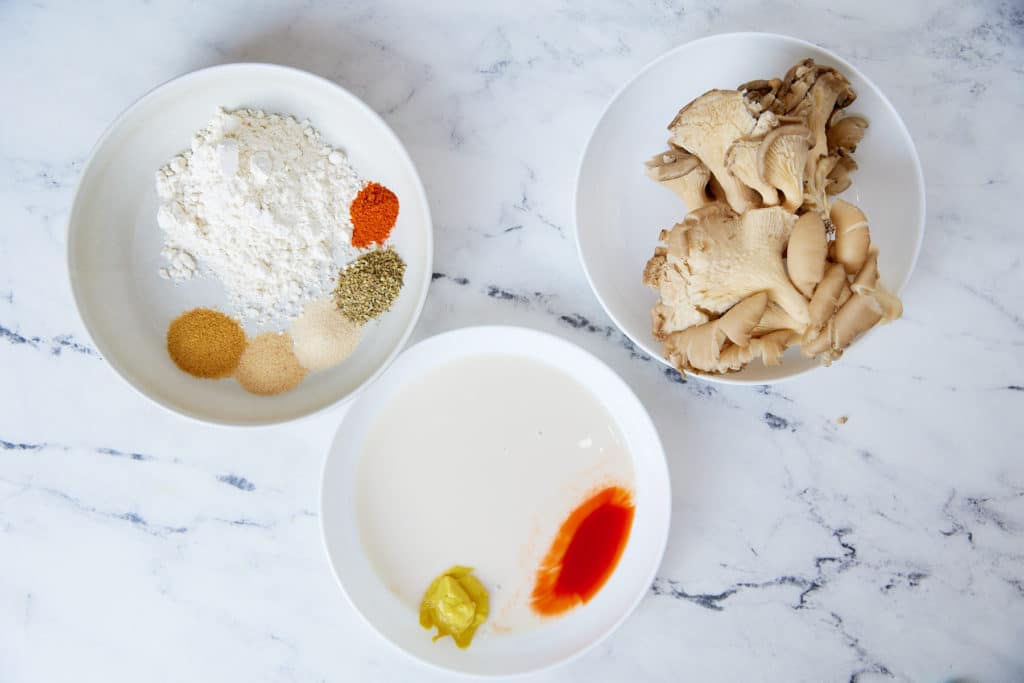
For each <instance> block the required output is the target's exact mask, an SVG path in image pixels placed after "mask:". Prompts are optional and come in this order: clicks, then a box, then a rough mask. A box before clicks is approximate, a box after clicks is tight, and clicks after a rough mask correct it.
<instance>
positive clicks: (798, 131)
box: [757, 125, 811, 212]
mask: <svg viewBox="0 0 1024 683" xmlns="http://www.w3.org/2000/svg"><path fill="white" fill-rule="evenodd" d="M810 133H811V132H810V130H808V129H807V128H806V127H805V126H802V125H787V126H780V127H778V128H776V129H774V130H772V131H771V132H770V133H768V134H767V135H765V137H764V139H763V140H761V143H760V145H759V147H758V150H757V165H758V171H759V174H760V176H761V177H762V178H764V179H765V181H767V182H768V183H770V184H771V185H772V186H773V187H776V188H778V189H779V191H780V192H782V196H783V198H784V201H783V204H782V206H783V208H784V209H786V210H787V211H790V212H795V211H796V210H797V209H798V208H799V207H800V205H801V204H802V203H803V201H804V168H805V166H806V163H807V151H808V141H809V139H810Z"/></svg>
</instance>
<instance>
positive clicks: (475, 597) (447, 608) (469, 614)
mask: <svg viewBox="0 0 1024 683" xmlns="http://www.w3.org/2000/svg"><path fill="white" fill-rule="evenodd" d="M472 572H473V568H472V567H463V566H460V565H456V566H454V567H452V568H451V569H449V570H448V571H446V572H444V573H443V574H441V575H440V576H439V577H437V578H436V579H434V580H433V581H432V582H431V583H430V587H429V588H427V592H426V593H424V594H423V602H421V603H420V626H422V627H423V628H425V629H431V628H434V627H437V635H435V636H434V640H437V639H439V638H443V637H445V636H451V637H452V639H453V640H454V641H455V644H456V645H458V646H459V647H460V648H467V647H469V644H470V643H471V642H473V635H474V634H475V633H476V630H477V628H478V627H479V626H480V625H481V624H482V623H484V622H485V621H487V614H488V612H489V611H490V598H489V596H488V594H487V589H486V588H484V585H483V584H482V583H480V580H479V579H478V578H476V577H475V576H473V575H472Z"/></svg>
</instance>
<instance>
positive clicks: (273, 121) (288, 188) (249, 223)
mask: <svg viewBox="0 0 1024 683" xmlns="http://www.w3.org/2000/svg"><path fill="white" fill-rule="evenodd" d="M361 186H362V181H361V180H360V179H359V177H358V176H357V175H356V172H355V171H354V170H353V169H352V167H351V166H349V165H348V162H347V160H346V158H345V155H344V154H343V153H342V152H340V151H338V150H335V149H332V148H331V147H329V146H327V145H325V144H324V143H323V142H322V141H321V139H320V134H319V133H318V132H317V131H316V130H315V129H313V128H312V127H311V126H310V124H309V122H308V121H302V122H299V121H297V120H295V119H294V118H292V117H291V116H281V115H278V114H265V113H264V112H262V111H252V110H246V109H240V110H237V111H233V112H228V111H224V110H223V109H222V110H220V111H219V112H218V113H217V115H216V116H215V117H214V118H213V120H212V121H210V123H209V125H207V127H206V128H204V129H203V130H200V131H199V132H198V133H196V135H195V137H194V138H193V140H192V149H191V151H189V152H185V153H184V154H182V155H181V156H177V157H174V158H173V159H171V161H170V162H169V163H168V164H167V165H166V166H164V167H163V168H161V169H160V170H159V171H158V172H157V176H156V187H157V193H158V194H159V197H160V209H159V210H158V212H157V223H158V224H159V225H160V228H161V229H162V230H163V231H164V249H163V251H162V254H163V256H164V257H165V258H166V259H167V265H166V266H165V267H163V268H161V269H160V275H161V276H162V277H165V278H169V279H171V280H175V281H182V280H188V279H191V278H193V277H195V276H196V275H197V274H200V273H204V274H205V273H209V274H212V275H213V276H214V277H216V278H217V279H218V280H220V282H221V283H222V284H223V285H224V288H225V290H226V291H227V295H228V299H229V301H230V304H231V306H232V308H234V309H235V313H237V314H238V315H240V316H242V317H243V318H247V319H250V320H254V321H256V322H258V323H264V322H267V321H270V320H274V319H278V318H282V317H283V318H294V317H295V316H296V315H298V314H299V313H300V312H301V310H302V306H303V304H304V303H305V302H306V301H308V300H310V299H316V298H319V297H321V296H323V295H324V294H325V293H326V292H328V291H330V290H331V289H332V288H333V286H334V281H335V278H336V276H337V271H338V266H337V263H338V262H339V261H347V260H349V259H351V258H352V257H354V256H355V255H356V254H357V253H358V251H357V250H356V249H354V248H353V247H352V246H351V235H352V223H351V221H350V219H349V205H350V204H351V203H352V200H353V199H354V198H355V196H356V194H357V193H358V192H359V189H360V187H361Z"/></svg>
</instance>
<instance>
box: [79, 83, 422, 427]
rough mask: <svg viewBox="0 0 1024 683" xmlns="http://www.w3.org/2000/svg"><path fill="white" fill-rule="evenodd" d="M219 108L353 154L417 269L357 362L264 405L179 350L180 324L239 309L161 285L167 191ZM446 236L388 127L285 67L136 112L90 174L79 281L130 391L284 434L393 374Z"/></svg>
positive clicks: (83, 184) (192, 86) (112, 136)
mask: <svg viewBox="0 0 1024 683" xmlns="http://www.w3.org/2000/svg"><path fill="white" fill-rule="evenodd" d="M218 106H224V107H227V108H238V107H254V108H260V109H263V110H265V111H268V112H280V113H288V114H293V115H295V116H296V117H297V118H299V119H302V118H308V119H309V120H310V122H311V123H312V124H313V126H314V127H316V128H317V129H319V130H320V132H321V133H322V134H323V136H324V140H325V141H326V142H328V143H329V144H331V145H333V146H336V147H340V148H342V149H344V150H345V151H346V152H347V153H348V155H349V160H350V161H351V163H352V164H353V165H354V167H355V168H356V170H357V171H358V172H359V174H360V176H361V177H363V178H365V179H368V180H374V181H377V182H380V183H382V184H384V185H386V186H387V187H389V188H390V189H391V190H393V191H394V192H395V193H396V194H397V195H398V198H399V201H400V203H401V210H400V213H399V217H398V223H397V225H396V226H395V229H394V232H393V233H392V235H393V239H392V241H393V243H394V245H395V248H396V249H397V251H398V252H399V254H400V255H401V256H402V258H403V259H404V260H405V262H406V264H407V269H406V273H405V287H404V288H403V290H402V293H401V295H400V296H399V298H398V300H397V301H396V303H395V305H394V307H393V308H392V310H391V311H389V312H388V313H386V314H385V315H384V316H383V317H382V318H381V319H380V320H379V321H378V322H377V323H374V324H371V326H369V327H368V328H367V334H366V335H365V336H364V339H363V342H362V344H361V345H360V347H359V349H358V350H357V351H356V353H355V354H354V355H353V356H352V357H351V358H349V359H348V360H347V361H346V362H345V363H343V364H342V365H340V366H338V367H337V368H334V369H332V370H329V371H325V372H317V373H313V374H311V375H310V376H309V377H307V378H306V379H305V380H304V381H303V382H302V384H300V385H299V387H298V388H296V389H294V390H293V391H291V392H289V393H287V394H281V395H278V396H272V397H263V396H255V395H252V394H249V393H247V392H246V391H244V390H243V389H242V388H241V386H240V385H239V384H238V383H237V382H236V381H234V380H216V381H213V380H200V379H196V378H193V377H191V376H189V375H187V374H185V373H184V372H182V371H181V370H179V369H178V368H177V367H176V366H175V365H174V364H173V363H172V362H171V360H170V358H169V357H168V355H167V351H166V334H167V325H168V323H169V322H170V321H171V320H173V319H174V318H175V317H177V316H178V315H180V314H181V313H182V312H184V311H186V310H189V309H191V308H195V307H197V306H221V307H223V305H224V304H225V303H226V297H225V295H224V292H223V290H222V288H221V286H220V284H219V283H217V282H216V281H215V280H212V279H208V278H206V279H202V280H197V281H191V282H188V283H184V284H182V285H177V286H175V285H173V284H171V283H169V282H168V281H166V280H161V279H160V277H159V276H158V274H157V271H158V269H159V268H160V266H161V265H163V263H162V257H161V255H160V248H161V244H162V233H161V231H160V229H159V228H158V227H157V223H156V210H157V197H156V191H155V189H154V178H155V173H156V171H157V169H158V168H160V167H161V166H162V165H163V164H164V163H165V162H166V161H167V160H168V159H170V158H171V157H172V156H173V155H174V154H177V153H179V152H181V151H182V150H185V149H187V148H188V146H189V143H190V142H191V139H192V135H193V133H194V132H195V131H196V130H198V129H200V128H202V127H203V126H205V125H206V124H207V122H208V121H209V120H210V118H211V117H212V116H213V114H214V113H215V112H216V109H217V107H218ZM432 244H433V231H432V227H431V222H430V209H429V207H428V205H427V198H426V194H425V193H424V190H423V184H422V183H421V182H420V178H419V176H418V175H417V173H416V169H415V168H414V167H413V164H412V160H411V159H410V158H409V155H408V154H407V153H406V151H405V148H404V147H403V146H402V143H401V142H400V141H399V140H398V138H397V137H396V136H395V134H394V133H393V132H392V131H391V129H390V128H388V126H387V124H385V123H384V121H383V120H382V119H381V118H380V117H379V116H378V115H377V114H376V113H374V112H373V110H371V109H370V108H369V107H368V106H367V105H366V104H364V103H363V102H361V101H360V100H359V99H358V98H356V97H355V96H354V95H352V94H351V93H349V92H348V91H346V90H345V89H344V88H342V87H340V86H338V85H336V84H335V83H331V82H330V81H327V80H324V79H322V78H320V77H318V76H314V75H312V74H309V73H305V72H303V71H299V70H296V69H291V68H288V67H283V66H275V65H272V64H228V65H225V66H217V67H212V68H209V69H203V70H201V71H196V72H193V73H190V74H187V75H185V76H181V77H180V78H176V79H174V80H172V81H170V82H168V83H166V84H164V85H162V86H160V87H158V88H156V89H155V90H153V91H152V92H150V93H149V94H147V95H146V96H144V97H143V98H142V99H140V100H139V101H138V102H136V103H135V104H133V105H132V106H131V107H129V108H128V110H127V111H125V112H124V113H123V114H121V116H120V117H118V119H117V120H116V121H115V122H114V123H113V124H112V125H111V126H110V128H109V129H108V130H107V132H106V133H105V134H104V135H103V137H102V138H101V139H100V141H99V143H97V145H96V148H95V149H94V151H93V153H92V156H91V157H90V159H89V161H88V162H87V163H86V165H85V169H84V170H83V171H82V176H81V179H80V181H79V184H78V190H77V193H76V195H75V200H74V204H73V205H72V208H71V216H70V219H69V225H68V268H69V273H70V279H71V287H72V291H73V293H74V298H75V303H76V304H77V305H78V310H79V313H80V315H81V317H82V321H83V323H84V324H85V327H86V329H87V330H88V332H89V334H90V336H91V337H92V339H93V342H94V343H95V345H96V347H97V349H99V352H100V354H101V355H102V356H103V357H104V358H105V359H106V360H107V362H108V363H110V365H111V367H113V368H114V370H116V371H117V373H118V374H120V375H121V376H122V377H123V378H124V379H125V380H127V381H128V383H129V384H131V386H133V387H134V388H135V389H137V390H138V391H139V392H140V393H142V394H143V395H144V396H147V397H149V398H151V399H152V400H154V401H156V402H157V403H158V404H160V405H162V406H164V407H165V408H168V409H170V410H173V411H175V412H178V413H181V414H182V415H186V416H189V417H193V418H196V419H199V420H203V421H206V422H214V423H221V424H231V425H260V424H272V423H277V422H283V421H286V420H291V419H295V418H299V417H302V416H305V415H309V414H311V413H314V412H316V411H319V410H321V409H324V408H326V407H328V406H331V405H333V404H335V403H338V402H339V401H342V400H344V399H346V398H347V397H349V396H351V395H352V394H353V393H355V392H356V391H358V390H359V388H360V387H362V386H363V385H365V384H366V383H367V382H369V381H370V380H372V379H373V377H375V376H376V375H377V374H378V373H380V372H381V371H382V370H383V369H384V368H385V367H386V366H387V365H388V363H390V362H391V360H392V359H393V358H394V356H395V355H396V354H397V353H398V351H399V350H400V349H401V347H402V345H403V344H404V343H405V340H406V339H407V338H408V336H409V334H410V333H411V332H412V329H413V326H414V325H415V323H416V320H417V318H418V317H419V314H420V311H421V309H422V307H423V301H424V299H425V297H426V293H427V287H428V286H429V284H430V277H431V264H432V260H433V246H432Z"/></svg>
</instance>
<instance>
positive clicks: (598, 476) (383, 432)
mask: <svg viewBox="0 0 1024 683" xmlns="http://www.w3.org/2000/svg"><path fill="white" fill-rule="evenodd" d="M633 481H634V475H633V465H632V460H631V457H630V454H629V452H628V450H627V449H626V446H625V444H624V441H623V439H622V437H621V435H620V433H619V431H618V428H617V427H616V424H615V421H614V420H613V418H612V416H611V415H610V414H609V413H608V411H607V410H606V408H605V407H604V406H603V405H602V404H601V403H600V402H599V401H598V400H597V399H596V398H595V397H594V396H593V395H592V394H591V393H590V392H589V391H587V390H586V389H585V388H584V387H583V386H581V385H580V384H579V383H578V382H576V381H575V380H574V379H572V378H570V377H569V376H567V375H566V374H564V373H562V372H561V371H560V370H558V369H557V368H555V367H554V366H551V365H547V364H545V363H541V362H537V361H534V360H529V359H526V358H523V357H518V356H511V355H498V354H494V355H479V356H472V357H469V358H466V359H463V360H458V361H454V362H451V363H449V364H447V365H444V366H441V367H440V368H437V369H436V370H433V371H432V372H430V373H428V374H426V375H425V376H423V377H422V378H420V379H418V380H417V381H415V382H413V383H410V385H409V386H407V387H405V388H403V389H402V390H400V391H399V392H398V394H397V395H396V396H395V397H394V398H393V399H392V400H391V402H390V404H389V405H387V407H386V408H385V409H384V410H383V411H382V413H381V414H380V416H379V417H378V418H377V419H376V421H375V423H374V424H373V425H372V426H371V427H370V430H369V434H368V436H367V438H366V440H365V442H364V444H363V448H362V452H361V454H360V461H359V467H358V474H357V486H356V511H357V516H358V524H359V531H360V536H361V540H362V542H363V545H364V546H365V548H366V550H367V553H368V555H369V557H370V560H371V562H372V564H373V566H374V568H375V569H376V571H377V572H378V573H379V575H380V577H381V579H382V580H383V581H384V582H385V584H386V585H387V586H388V587H389V588H390V590H391V591H392V592H394V593H395V594H396V595H398V596H399V598H400V599H401V600H402V601H403V602H404V603H405V604H407V605H408V606H409V607H410V610H411V613H410V619H416V616H415V611H416V610H418V607H419V602H420V599H421V598H422V596H423V592H424V591H425V590H426V588H427V586H428V585H429V584H430V582H431V580H432V579H433V578H434V577H436V576H437V575H438V574H440V573H441V572H443V571H444V570H446V569H448V568H449V567H451V566H453V565H456V564H462V565H468V566H470V567H474V568H475V570H476V575H477V576H478V577H479V578H480V580H481V581H482V582H483V583H484V585H485V586H486V587H487V589H488V590H489V591H490V594H491V618H490V619H489V620H488V621H487V623H485V624H484V626H483V627H482V628H481V630H480V632H479V636H478V637H480V636H484V637H486V634H488V633H495V632H499V633H500V632H508V631H512V630H519V629H522V628H525V627H528V626H529V625H531V624H533V623H536V622H537V621H539V617H536V616H534V615H533V613H532V612H531V610H530V607H529V599H530V593H531V591H532V589H533V581H534V575H535V572H536V570H537V567H538V566H539V564H540V561H541V559H542V558H543V557H544V555H545V553H546V552H547V551H548V548H549V546H550V543H551V541H552V539H553V538H554V536H555V533H556V532H557V530H558V528H559V527H560V526H561V524H562V522H563V521H564V520H565V518H566V517H567V516H568V515H569V514H570V513H571V512H572V510H573V509H574V508H575V507H576V506H577V505H579V504H580V503H581V502H583V501H584V500H585V499H586V497H587V496H588V494H590V493H593V492H594V491H595V490H596V489H598V488H600V487H603V486H606V485H609V484H616V485H619V486H622V487H624V488H626V489H628V490H632V489H633Z"/></svg>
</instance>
